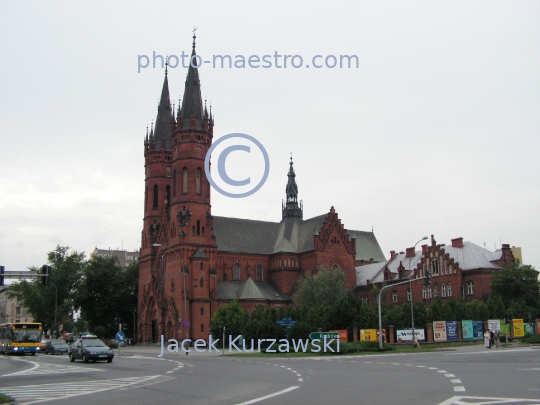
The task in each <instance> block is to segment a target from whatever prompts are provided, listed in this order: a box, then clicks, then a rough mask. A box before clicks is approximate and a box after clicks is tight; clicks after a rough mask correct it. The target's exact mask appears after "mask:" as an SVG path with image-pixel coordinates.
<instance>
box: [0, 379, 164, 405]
mask: <svg viewBox="0 0 540 405" xmlns="http://www.w3.org/2000/svg"><path fill="white" fill-rule="evenodd" d="M157 377H160V376H159V375H151V376H145V377H130V378H118V379H114V380H98V381H90V382H85V383H81V382H74V383H64V384H58V383H55V384H41V385H21V386H18V387H7V388H2V392H3V393H4V394H6V395H9V396H12V397H14V398H15V399H16V400H17V403H18V404H19V405H29V404H37V403H40V402H47V401H53V400H58V399H66V398H71V397H77V396H80V395H87V394H94V393H96V392H102V391H110V390H113V389H120V388H125V387H129V386H131V385H135V384H141V383H144V382H147V381H150V380H153V379H155V378H157Z"/></svg>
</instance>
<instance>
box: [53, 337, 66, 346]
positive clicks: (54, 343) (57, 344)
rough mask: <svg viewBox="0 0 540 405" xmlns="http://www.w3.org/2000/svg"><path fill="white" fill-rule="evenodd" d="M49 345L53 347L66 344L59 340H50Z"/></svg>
mask: <svg viewBox="0 0 540 405" xmlns="http://www.w3.org/2000/svg"><path fill="white" fill-rule="evenodd" d="M51 344H52V345H55V346H65V345H66V342H64V341H63V340H60V339H54V340H51Z"/></svg>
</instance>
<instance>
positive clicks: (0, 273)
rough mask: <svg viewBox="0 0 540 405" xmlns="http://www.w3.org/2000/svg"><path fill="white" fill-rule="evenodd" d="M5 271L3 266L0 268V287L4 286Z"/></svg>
mask: <svg viewBox="0 0 540 405" xmlns="http://www.w3.org/2000/svg"><path fill="white" fill-rule="evenodd" d="M5 271H6V268H5V267H4V266H0V287H2V286H3V285H4V272H5Z"/></svg>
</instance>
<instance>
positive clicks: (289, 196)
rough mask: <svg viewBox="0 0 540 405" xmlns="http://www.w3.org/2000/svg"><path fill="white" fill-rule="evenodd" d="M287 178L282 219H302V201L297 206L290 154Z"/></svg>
mask: <svg viewBox="0 0 540 405" xmlns="http://www.w3.org/2000/svg"><path fill="white" fill-rule="evenodd" d="M287 177H288V178H289V179H288V181H287V187H285V194H286V202H285V206H284V207H283V218H285V217H298V218H302V201H300V205H299V204H298V186H297V185H296V174H295V173H294V167H293V160H292V153H291V161H290V162H289V173H288V174H287Z"/></svg>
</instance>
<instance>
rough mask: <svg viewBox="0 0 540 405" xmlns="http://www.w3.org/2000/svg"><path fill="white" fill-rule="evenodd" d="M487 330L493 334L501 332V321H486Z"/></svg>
mask: <svg viewBox="0 0 540 405" xmlns="http://www.w3.org/2000/svg"><path fill="white" fill-rule="evenodd" d="M488 329H489V330H492V331H493V332H495V331H496V330H498V331H500V330H501V321H500V320H499V319H489V320H488Z"/></svg>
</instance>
